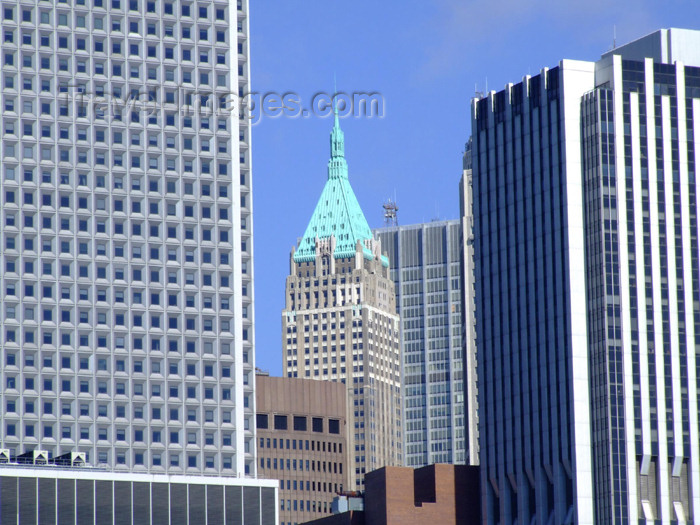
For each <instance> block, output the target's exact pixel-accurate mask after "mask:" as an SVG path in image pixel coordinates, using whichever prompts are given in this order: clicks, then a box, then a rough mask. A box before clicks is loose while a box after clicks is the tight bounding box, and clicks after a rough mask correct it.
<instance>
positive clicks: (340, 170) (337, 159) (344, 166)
mask: <svg viewBox="0 0 700 525" xmlns="http://www.w3.org/2000/svg"><path fill="white" fill-rule="evenodd" d="M336 94H337V93H336ZM333 118H334V123H333V130H332V131H331V160H329V161H328V178H329V179H335V178H340V177H343V178H346V179H347V178H348V163H347V162H346V161H345V134H344V133H343V130H342V129H340V120H339V119H338V103H337V102H336V95H335V94H334V95H333Z"/></svg>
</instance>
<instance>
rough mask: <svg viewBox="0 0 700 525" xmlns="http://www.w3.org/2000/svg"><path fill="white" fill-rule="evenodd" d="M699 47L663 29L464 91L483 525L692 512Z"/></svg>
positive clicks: (698, 481) (698, 338)
mask: <svg viewBox="0 0 700 525" xmlns="http://www.w3.org/2000/svg"><path fill="white" fill-rule="evenodd" d="M699 50H700V33H698V32H694V31H687V30H678V29H670V30H660V31H657V32H655V33H653V34H651V35H648V36H646V37H644V38H641V39H639V40H637V41H635V42H632V43H630V44H627V45H625V46H622V47H619V48H617V49H614V50H613V51H611V52H609V53H606V54H605V55H604V56H603V57H602V58H601V60H599V61H598V62H595V63H594V62H579V61H570V60H564V61H562V62H561V63H560V64H559V66H557V67H555V68H553V69H549V70H548V69H545V70H543V71H542V72H541V73H540V74H539V75H536V76H534V77H526V78H524V79H523V81H522V82H520V83H518V84H515V85H508V86H506V88H505V89H504V90H502V91H500V92H497V93H490V94H488V95H487V96H486V97H483V98H481V99H478V100H475V101H474V102H473V106H472V108H473V112H472V132H473V149H472V158H473V199H474V203H473V216H474V257H475V286H476V288H475V295H476V337H477V349H478V352H477V353H478V371H479V386H480V390H479V396H480V397H479V407H480V416H479V421H480V450H481V465H482V496H483V500H482V501H483V503H484V505H485V508H484V511H485V512H484V516H485V518H484V522H485V523H501V524H505V523H516V522H517V523H581V524H583V523H586V524H590V523H594V522H595V523H596V524H613V523H615V524H619V523H640V522H641V523H644V522H646V523H652V522H657V523H661V522H663V523H669V522H677V523H689V522H693V521H694V520H697V519H698V518H699V517H700V516H699V515H698V513H699V512H700V463H699V460H700V458H699V449H698V377H699V375H700V355H698V353H697V349H698V348H700V347H698V346H697V345H699V344H700V300H699V299H698V298H699V297H700V259H699V250H698V193H697V182H698V181H697V175H696V163H697V162H696V161H697V150H696V143H697V141H698V140H699V139H700V51H699ZM533 520H534V521H533ZM653 520H657V521H653Z"/></svg>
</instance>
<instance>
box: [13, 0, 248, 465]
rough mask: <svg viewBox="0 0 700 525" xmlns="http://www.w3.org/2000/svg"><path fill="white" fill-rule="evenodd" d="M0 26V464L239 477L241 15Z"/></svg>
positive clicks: (122, 10)
mask: <svg viewBox="0 0 700 525" xmlns="http://www.w3.org/2000/svg"><path fill="white" fill-rule="evenodd" d="M0 8H1V10H2V11H1V12H0V17H1V18H2V57H1V58H2V64H1V68H2V69H1V73H2V80H1V81H2V86H3V89H2V107H3V115H2V116H3V119H2V129H0V141H1V142H2V157H1V158H0V188H1V190H0V191H1V202H2V217H1V219H0V221H1V222H0V234H1V235H0V237H1V238H0V281H1V283H2V294H1V295H0V345H1V349H2V357H1V359H2V369H1V372H0V376H1V377H0V400H1V403H2V414H3V417H2V426H1V428H0V447H2V448H7V449H10V450H11V452H12V453H16V454H19V453H21V452H24V451H25V450H30V449H42V450H47V451H48V452H49V453H50V454H53V455H59V454H62V453H65V452H69V451H83V452H86V453H87V454H88V462H89V463H92V464H101V465H107V466H110V467H114V468H117V469H125V470H132V471H154V472H168V473H177V472H187V473H197V472H209V473H229V474H237V475H241V476H242V475H246V474H249V475H254V474H255V458H254V454H255V443H254V421H253V416H254V404H255V400H254V395H253V385H254V375H253V373H252V371H253V368H254V364H253V361H254V359H253V350H252V343H253V308H252V268H253V264H252V240H251V232H252V222H251V217H252V216H251V192H250V191H251V179H250V151H249V140H250V136H249V127H248V123H247V121H245V120H243V119H241V120H239V118H238V114H237V112H235V111H230V109H231V107H230V106H231V103H230V100H231V99H232V97H231V94H233V95H238V94H241V95H242V94H244V93H246V92H247V91H248V85H249V80H248V79H249V65H248V36H247V35H248V2H247V1H245V0H238V1H237V2H234V1H230V2H229V1H218V0H217V1H211V0H209V1H205V2H186V1H183V2H175V1H163V2H155V1H146V0H76V1H74V2H67V1H60V0H59V1H55V2H46V1H36V2H14V1H3V2H2V5H1V6H0Z"/></svg>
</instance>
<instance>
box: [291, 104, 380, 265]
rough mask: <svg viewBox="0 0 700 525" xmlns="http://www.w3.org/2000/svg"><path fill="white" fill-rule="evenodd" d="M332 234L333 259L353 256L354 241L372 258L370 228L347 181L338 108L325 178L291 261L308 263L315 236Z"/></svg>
mask: <svg viewBox="0 0 700 525" xmlns="http://www.w3.org/2000/svg"><path fill="white" fill-rule="evenodd" d="M331 235H335V240H336V244H335V250H334V252H333V255H334V256H335V258H336V259H340V258H343V257H354V256H355V246H356V245H357V241H361V242H362V244H363V253H364V255H365V257H366V258H368V259H372V258H373V255H372V252H371V250H370V249H369V248H367V247H366V246H364V241H365V240H367V239H372V230H371V229H370V227H369V224H367V219H365V215H364V213H362V208H360V203H359V202H357V197H355V192H354V191H352V187H351V186H350V181H349V180H348V164H347V162H346V161H345V136H344V135H343V131H342V130H341V129H340V122H339V121H338V111H337V109H336V111H335V124H334V126H333V131H331V159H330V161H328V180H327V181H326V185H325V187H324V188H323V192H322V193H321V198H320V199H319V200H318V203H317V204H316V209H314V213H313V215H311V220H310V221H309V225H308V226H307V227H306V231H305V232H304V237H303V238H302V239H301V242H300V243H299V247H298V248H297V250H296V252H295V253H294V261H296V262H298V263H300V262H308V261H313V260H314V259H315V258H316V238H317V237H318V238H319V239H328V238H329V237H330V236H331Z"/></svg>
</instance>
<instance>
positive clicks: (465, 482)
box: [306, 464, 481, 525]
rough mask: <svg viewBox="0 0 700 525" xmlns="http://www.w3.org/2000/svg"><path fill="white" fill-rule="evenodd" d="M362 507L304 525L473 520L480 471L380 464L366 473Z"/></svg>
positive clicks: (464, 524) (446, 524) (465, 523)
mask: <svg viewBox="0 0 700 525" xmlns="http://www.w3.org/2000/svg"><path fill="white" fill-rule="evenodd" d="M365 487H366V490H365V496H364V511H349V512H344V513H341V514H334V515H333V516H329V517H327V518H322V519H318V520H315V521H311V522H308V523H307V524H306V525H414V524H415V525H425V524H427V523H435V524H440V525H451V524H455V525H456V524H459V525H478V523H479V522H480V519H481V511H480V507H479V470H478V467H473V466H466V465H445V464H436V465H428V466H426V467H422V468H419V469H412V468H410V467H384V468H381V469H378V470H375V471H373V472H370V473H368V474H367V475H366V476H365Z"/></svg>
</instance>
